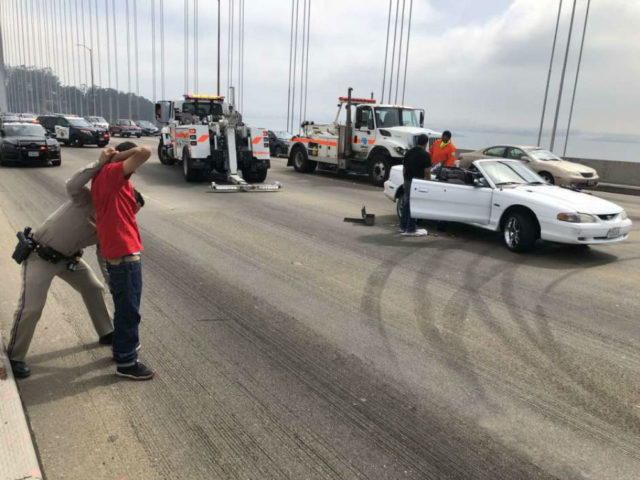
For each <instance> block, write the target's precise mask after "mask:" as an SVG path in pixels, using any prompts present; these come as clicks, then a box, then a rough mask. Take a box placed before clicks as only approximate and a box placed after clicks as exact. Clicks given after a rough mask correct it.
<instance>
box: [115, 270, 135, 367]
mask: <svg viewBox="0 0 640 480" xmlns="http://www.w3.org/2000/svg"><path fill="white" fill-rule="evenodd" d="M107 270H108V271H109V288H110V290H111V295H112V296H113V306H114V309H115V311H114V314H113V358H114V360H115V361H116V364H117V365H118V366H119V367H130V366H132V365H135V364H136V362H137V361H138V353H137V352H136V347H137V346H138V341H139V340H138V324H139V323H140V313H138V312H139V310H140V297H141V296H142V263H141V262H140V261H139V260H138V261H137V262H123V263H121V264H119V265H111V264H107Z"/></svg>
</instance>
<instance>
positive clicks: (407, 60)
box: [400, 0, 413, 105]
mask: <svg viewBox="0 0 640 480" xmlns="http://www.w3.org/2000/svg"><path fill="white" fill-rule="evenodd" d="M412 14H413V0H411V1H410V2H409V26H408V28H407V54H406V56H405V59H404V80H403V81H402V102H400V103H402V105H404V93H405V90H406V88H407V65H408V64H409V40H410V39H411V15H412Z"/></svg>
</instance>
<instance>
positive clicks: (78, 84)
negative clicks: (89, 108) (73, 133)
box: [67, 0, 86, 116]
mask: <svg viewBox="0 0 640 480" xmlns="http://www.w3.org/2000/svg"><path fill="white" fill-rule="evenodd" d="M74 10H75V14H76V15H75V16H76V39H75V40H74V41H73V42H72V43H71V48H70V49H69V50H68V51H67V52H68V53H71V52H73V53H72V55H73V58H75V60H76V65H77V70H76V73H77V75H76V91H77V92H78V95H80V93H82V98H81V99H80V102H79V103H80V110H79V112H80V116H84V113H83V112H84V97H85V95H84V92H82V90H81V89H80V87H81V86H82V70H81V67H80V59H79V58H78V52H79V50H78V47H77V46H76V45H77V44H78V43H80V26H79V23H80V22H79V21H78V0H75V9H74ZM85 60H86V58H85ZM85 68H86V64H85ZM76 113H78V112H77V111H76Z"/></svg>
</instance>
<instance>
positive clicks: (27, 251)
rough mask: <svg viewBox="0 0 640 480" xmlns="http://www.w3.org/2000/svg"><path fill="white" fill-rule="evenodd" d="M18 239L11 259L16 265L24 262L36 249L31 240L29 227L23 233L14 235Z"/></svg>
mask: <svg viewBox="0 0 640 480" xmlns="http://www.w3.org/2000/svg"><path fill="white" fill-rule="evenodd" d="M16 236H17V237H18V244H17V245H16V248H15V250H14V251H13V255H11V258H13V259H14V260H15V261H16V262H17V263H18V264H21V263H22V262H24V261H25V260H26V259H27V258H28V257H29V255H31V252H33V250H34V249H35V248H36V245H35V243H34V242H33V240H31V227H27V228H25V229H24V231H23V232H18V233H17V234H16Z"/></svg>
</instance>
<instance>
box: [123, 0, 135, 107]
mask: <svg viewBox="0 0 640 480" xmlns="http://www.w3.org/2000/svg"><path fill="white" fill-rule="evenodd" d="M134 1H135V0H134ZM124 6H125V8H126V10H125V17H126V19H127V22H126V23H127V106H128V111H127V118H128V119H131V118H133V116H132V113H131V90H132V89H131V26H130V22H129V0H127V1H126V2H125V4H124Z"/></svg>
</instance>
